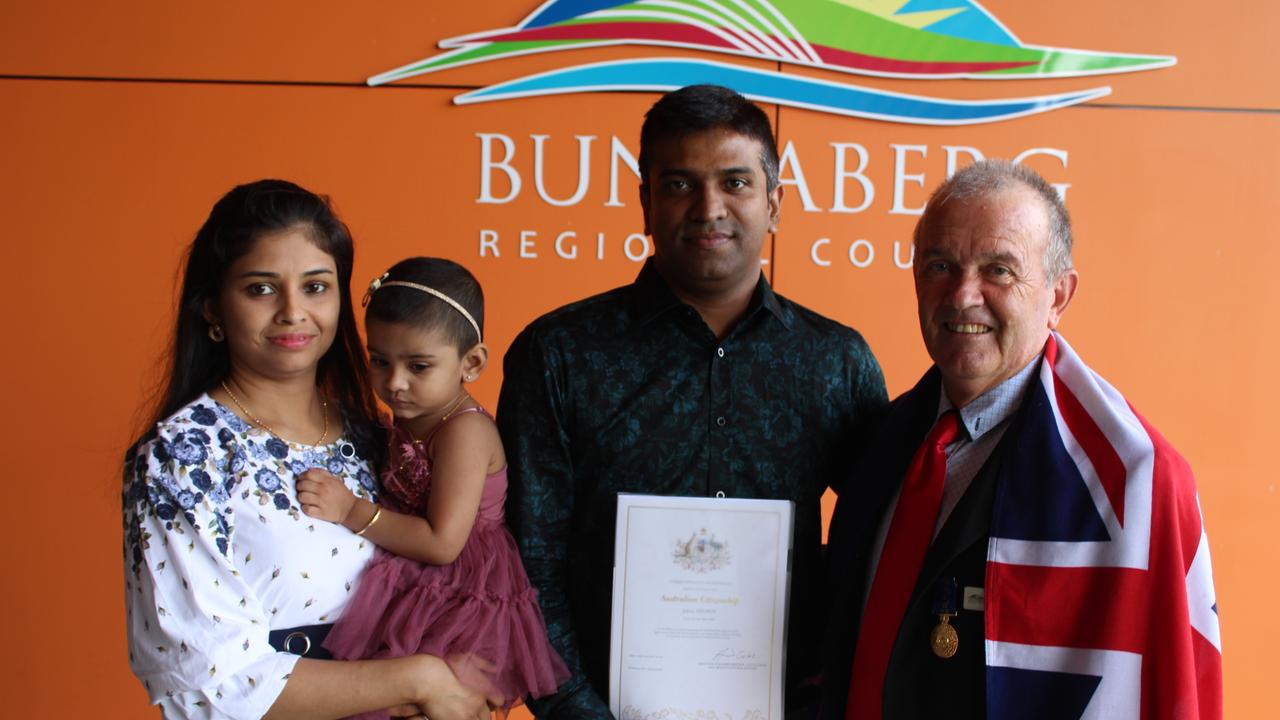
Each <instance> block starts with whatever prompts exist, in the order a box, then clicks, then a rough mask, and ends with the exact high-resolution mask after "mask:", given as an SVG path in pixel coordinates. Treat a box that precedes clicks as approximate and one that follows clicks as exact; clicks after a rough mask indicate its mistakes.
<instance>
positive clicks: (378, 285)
mask: <svg viewBox="0 0 1280 720" xmlns="http://www.w3.org/2000/svg"><path fill="white" fill-rule="evenodd" d="M390 274H391V273H390V272H384V273H382V277H377V278H374V279H373V282H371V283H369V290H368V292H366V293H365V294H364V300H361V301H360V307H365V306H367V305H368V304H369V301H370V300H372V299H373V294H374V293H376V292H378V290H380V289H382V288H384V287H391V286H392V285H399V286H400V287H408V288H413V289H414V290H421V291H422V292H424V293H427V294H428V295H431V296H434V297H437V298H439V299H441V300H443V301H445V302H447V303H449V305H450V306H452V307H453V309H454V310H457V311H458V312H460V313H462V317H464V318H466V319H467V322H469V323H471V329H472V330H475V331H476V342H482V341H483V339H482V338H481V336H480V324H479V323H477V322H476V319H475V318H473V317H471V313H469V312H467V309H466V308H464V307H462V305H461V304H460V303H459V302H458V301H457V300H454V299H453V298H451V297H449V296H448V295H445V294H444V293H442V292H440V291H439V290H437V289H435V288H432V287H427V286H426V285H419V284H418V283H415V282H409V281H407V280H387V276H388V275H390Z"/></svg>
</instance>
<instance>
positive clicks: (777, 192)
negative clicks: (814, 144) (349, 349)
mask: <svg viewBox="0 0 1280 720" xmlns="http://www.w3.org/2000/svg"><path fill="white" fill-rule="evenodd" d="M639 160H640V162H639V165H640V172H641V185H640V204H641V206H642V208H643V209H644V224H645V230H646V232H648V233H649V234H650V235H652V236H653V245H654V255H653V257H652V258H651V259H650V260H649V261H648V262H646V263H645V265H644V267H643V268H642V269H641V270H640V274H639V276H638V277H637V278H636V280H635V282H634V283H632V284H630V285H626V286H624V287H620V288H617V289H614V290H611V291H609V292H606V293H604V294H601V295H597V296H595V297H591V298H587V299H585V300H582V301H579V302H576V303H573V304H571V305H568V306H566V307H563V308H560V309H559V310H555V311H553V312H551V313H550V314H548V315H545V316H543V317H541V318H539V319H538V320H535V321H534V322H533V323H532V324H530V325H529V327H527V328H525V330H524V331H523V332H522V333H521V334H520V336H519V337H518V338H516V340H515V342H514V343H513V344H512V346H511V350H510V351H509V352H508V353H507V356H506V359H505V364H504V369H505V379H504V381H503V385H502V394H501V397H500V399H499V403H498V426H499V429H500V430H501V431H502V439H503V443H504V444H505V446H506V449H507V457H508V460H509V462H510V469H509V477H510V479H511V491H510V499H509V502H508V503H507V508H508V513H509V518H510V520H511V524H512V530H513V532H514V534H515V536H516V539H517V541H518V542H519V546H520V552H521V555H522V556H523V558H524V562H525V566H526V568H527V569H528V571H529V578H530V580H531V581H532V582H533V584H534V585H535V586H536V587H537V589H538V592H539V596H540V599H541V602H542V608H543V612H544V614H545V616H546V621H547V628H548V634H549V636H550V638H551V642H552V644H553V645H554V646H555V648H556V649H557V650H558V651H559V652H560V654H561V656H562V657H563V658H564V659H565V661H566V663H567V664H568V665H569V667H570V669H571V670H572V671H573V677H572V678H571V679H570V680H569V681H568V682H566V683H565V684H563V685H562V686H561V687H560V692H559V693H558V694H557V695H555V696H554V697H551V698H544V699H541V700H538V701H535V702H533V703H530V706H531V707H532V708H533V710H534V712H536V713H537V714H538V716H539V717H551V718H608V717H610V715H609V710H608V706H607V705H606V704H605V702H604V698H605V697H607V696H608V691H609V680H608V672H609V631H610V628H609V620H610V607H611V597H612V582H611V579H612V575H613V539H614V531H615V522H616V512H617V496H618V493H620V492H628V493H650V494H660V495H684V496H704V497H709V496H716V495H720V496H729V497H747V498H781V499H788V500H792V501H794V502H795V513H796V515H795V539H794V552H793V556H792V593H791V598H792V612H791V617H790V635H789V652H788V659H787V660H788V661H787V671H788V676H789V677H790V679H791V682H790V683H789V688H790V691H789V694H788V700H789V704H792V705H794V703H795V702H796V701H799V700H802V699H803V697H804V693H803V692H802V691H801V690H800V689H799V686H800V681H801V680H802V679H804V678H806V677H811V676H813V675H816V674H817V660H818V646H819V640H818V637H819V633H820V632H821V628H822V616H821V613H820V612H819V611H818V608H819V607H820V605H821V589H820V587H821V570H820V555H819V550H820V546H821V525H820V509H819V499H820V497H821V496H822V493H823V491H824V490H825V489H826V488H827V487H830V486H837V487H838V486H839V485H841V481H842V479H843V478H844V477H845V475H846V473H847V472H848V470H849V467H850V465H851V464H852V459H853V453H854V450H855V446H856V445H857V444H858V443H859V442H861V441H865V440H866V437H867V433H866V432H865V428H866V426H868V425H870V424H871V421H874V420H875V419H877V418H878V417H879V415H880V414H881V411H882V410H883V409H884V407H885V405H887V402H888V399H887V397H886V394H885V389H884V380H883V377H882V376H881V374H880V367H879V365H878V364H877V363H876V360H875V358H874V357H873V356H872V355H871V351H870V349H868V347H867V344H866V343H865V342H864V341H863V339H862V337H861V336H860V335H858V333H856V332H854V331H853V330H851V329H849V328H847V327H844V326H843V325H840V324H838V323H836V322H834V321H832V320H829V319H827V318H824V317H822V316H821V315H818V314H817V313H814V312H811V311H809V310H807V309H805V308H803V307H801V306H799V305H797V304H795V303H793V302H791V301H789V300H787V299H786V298H784V297H782V296H781V295H778V294H776V293H774V292H773V290H772V289H771V288H770V287H769V283H768V282H767V281H766V280H765V278H764V276H763V274H762V273H761V272H760V252H761V247H762V245H763V243H764V240H765V238H766V237H767V236H768V234H769V233H771V232H774V231H775V230H776V228H777V225H778V218H779V214H780V211H781V201H782V188H781V187H780V186H779V185H778V153H777V148H776V146H775V143H774V139H773V134H772V130H771V129H770V127H769V119H768V117H767V116H766V115H765V114H764V112H763V111H761V110H760V108H758V107H756V106H755V105H753V104H751V103H750V102H748V101H747V100H745V99H744V98H743V97H742V96H740V95H738V94H737V93H735V92H733V91H732V90H728V89H726V88H722V87H715V86H707V85H702V86H694V87H688V88H684V89H682V90H677V91H675V92H672V93H669V94H667V95H665V96H663V97H662V99H660V100H659V101H658V102H657V103H656V104H655V105H654V106H653V107H652V108H651V109H650V110H649V112H648V114H647V115H646V116H645V121H644V125H643V127H642V128H641V131H640V157H639Z"/></svg>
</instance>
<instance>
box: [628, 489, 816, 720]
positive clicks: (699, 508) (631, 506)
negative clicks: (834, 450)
mask: <svg viewBox="0 0 1280 720" xmlns="http://www.w3.org/2000/svg"><path fill="white" fill-rule="evenodd" d="M735 506H741V507H735ZM624 509H625V515H624ZM636 510H646V511H647V510H686V511H690V512H702V513H706V512H715V513H737V514H751V515H763V516H768V517H771V518H774V519H775V520H776V522H775V538H774V540H775V544H776V545H777V547H778V548H779V551H780V552H779V557H778V558H777V559H776V560H775V564H774V573H773V596H772V598H771V601H770V604H771V616H772V619H771V621H770V628H769V643H770V650H769V665H768V672H769V674H770V680H769V689H768V694H767V703H768V706H767V708H766V709H765V712H766V716H765V718H766V720H774V715H773V712H774V704H773V700H774V691H775V688H774V681H773V672H774V670H775V650H776V648H777V646H778V645H779V644H780V645H781V646H782V647H781V652H778V653H777V663H778V664H780V665H781V668H780V672H779V676H778V677H779V687H778V688H777V691H778V692H779V693H780V694H781V693H783V692H784V691H785V684H786V645H787V632H786V629H787V628H786V625H785V623H786V612H787V605H788V603H789V601H790V577H791V553H792V544H793V542H794V532H795V529H794V520H795V504H794V503H793V502H792V501H790V500H778V499H748V498H708V497H670V496H662V495H640V494H630V493H619V495H618V520H619V522H618V527H617V530H616V533H615V543H617V542H619V541H623V540H625V541H626V545H625V548H626V550H625V552H624V553H623V555H622V558H621V560H622V563H621V566H619V564H618V560H619V557H618V548H617V547H615V549H614V573H615V574H616V573H618V572H621V573H622V575H621V577H620V578H615V581H614V583H613V586H614V592H615V593H617V592H619V591H620V592H621V598H619V600H618V602H619V603H620V604H621V615H620V617H617V619H616V620H615V619H614V618H611V620H610V626H611V628H610V636H611V638H610V640H611V641H614V640H616V641H617V644H618V647H617V648H616V649H615V648H613V647H610V653H609V655H610V672H609V676H610V677H609V681H610V688H609V691H610V705H611V706H612V705H613V704H614V700H616V701H617V708H616V709H614V708H613V707H611V708H610V709H611V710H612V711H613V712H614V713H615V715H620V713H621V712H622V696H623V688H622V677H623V674H624V672H623V670H624V668H623V664H624V658H625V657H626V653H625V644H626V641H625V637H624V636H625V633H626V623H625V621H623V620H622V619H621V618H624V617H625V616H626V605H627V592H626V591H627V582H628V580H629V578H628V576H627V572H626V568H628V567H629V566H630V557H629V554H630V551H631V543H630V537H631V536H630V532H631V521H632V517H631V515H632V512H633V511H636ZM779 583H782V584H783V586H782V587H781V588H780V587H779ZM780 592H781V597H779V593H780ZM779 600H781V602H782V604H783V616H782V621H783V623H784V624H783V626H782V628H781V629H779V628H778V602H779ZM615 622H616V624H617V630H616V632H615V631H614V630H613V627H612V626H613V625H614V624H615ZM615 658H616V660H617V667H616V668H615V667H614V666H613V665H614V660H615ZM778 707H779V709H780V712H781V713H783V714H785V708H783V707H782V700H781V697H779V705H778ZM738 720H741V719H738ZM777 720H781V715H780V716H779V717H778V719H777Z"/></svg>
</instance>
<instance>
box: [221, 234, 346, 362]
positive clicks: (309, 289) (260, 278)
mask: <svg viewBox="0 0 1280 720" xmlns="http://www.w3.org/2000/svg"><path fill="white" fill-rule="evenodd" d="M340 302H341V289H340V288H339V287H338V271H337V266H336V265H335V263H334V260H333V256H332V255H329V253H327V252H325V251H323V250H321V249H320V248H318V247H316V246H315V244H314V243H312V241H311V240H310V238H308V237H307V234H306V233H305V232H304V231H303V230H302V229H298V228H291V229H289V230H284V231H281V232H278V233H272V234H269V235H264V236H262V237H260V238H258V240H257V241H256V242H255V243H254V245H253V248H252V249H250V250H249V252H248V253H245V254H244V255H242V256H241V257H240V258H238V259H237V260H236V261H235V262H233V263H231V265H230V267H228V268H227V272H226V275H224V276H223V282H222V291H221V293H220V294H219V295H218V297H217V300H216V302H213V301H211V302H209V303H206V307H205V317H206V319H207V320H209V322H210V323H215V322H216V323H218V324H220V325H222V329H223V331H224V332H225V333H226V336H227V340H226V342H227V349H228V351H229V353H230V356H231V370H232V372H234V373H238V374H241V375H252V376H257V377H259V378H263V379H269V380H283V379H289V378H291V377H295V376H298V375H304V376H305V375H311V376H314V375H315V372H316V367H317V366H318V365H319V363H320V358H322V357H323V356H324V354H325V353H326V352H328V350H329V347H330V346H331V345H332V344H333V338H334V336H335V334H336V333H337V327H338V311H339V305H340Z"/></svg>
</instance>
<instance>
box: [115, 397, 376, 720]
mask: <svg viewBox="0 0 1280 720" xmlns="http://www.w3.org/2000/svg"><path fill="white" fill-rule="evenodd" d="M348 437H349V436H348ZM348 437H344V438H339V439H338V440H337V441H336V442H334V443H332V444H329V445H319V446H310V445H296V444H293V443H287V442H284V441H282V440H280V439H279V438H277V437H275V436H273V435H271V434H269V433H267V432H266V431H264V430H260V429H258V428H256V427H253V426H250V425H249V424H248V423H246V422H245V421H243V420H241V419H240V418H239V417H238V416H237V415H235V414H234V413H233V412H231V411H230V410H229V409H227V408H226V407H223V406H222V405H220V404H219V403H217V402H216V401H215V400H213V399H212V398H210V397H209V396H208V395H202V396H200V397H199V398H197V399H196V400H195V401H193V402H192V403H191V404H189V405H187V406H186V407H185V408H183V409H182V410H179V411H178V412H177V413H175V414H174V415H173V416H172V417H170V418H168V419H167V420H165V421H163V422H161V423H159V424H158V425H157V426H156V429H155V432H153V433H151V434H150V435H148V436H147V437H146V438H144V439H143V441H142V442H141V443H139V445H138V447H137V448H136V449H135V450H134V451H133V452H132V453H131V454H130V455H129V457H128V458H127V459H126V461H125V483H124V564H125V609H126V612H127V615H128V634H129V663H130V665H131V666H132V668H133V672H134V673H135V674H136V675H137V676H138V678H139V679H141V680H142V682H143V684H144V685H145V686H146V688H147V692H148V694H149V695H150V697H151V702H153V703H156V704H158V705H160V706H161V707H162V709H163V710H164V714H165V717H168V718H258V717H261V716H262V715H263V714H265V713H266V711H267V710H268V709H269V708H270V707H271V705H272V703H274V702H275V700H276V698H277V697H278V696H279V694H280V692H281V691H282V690H283V689H284V684H285V681H286V680H287V679H288V676H289V673H290V672H291V671H292V669H293V666H294V663H296V662H297V659H298V658H297V656H296V655H290V654H288V653H283V652H277V651H276V650H274V649H273V648H272V647H271V646H270V645H269V644H268V642H267V635H268V633H269V632H270V631H272V630H276V629H280V628H290V627H298V626H304V625H316V624H320V623H326V622H333V621H334V619H335V618H337V616H338V614H339V613H341V611H342V608H343V607H344V606H345V605H346V603H347V599H348V597H349V596H350V593H351V589H352V586H353V584H354V582H355V580H356V577H357V576H358V575H359V574H360V571H361V569H362V568H363V567H364V565H365V563H366V562H367V561H368V560H369V558H370V557H372V555H373V550H374V546H373V544H372V543H369V542H367V541H365V540H364V539H363V538H360V537H357V536H356V535H355V534H353V533H352V532H350V531H349V530H347V529H346V528H344V527H342V526H341V525H337V524H334V523H330V522H326V521H324V520H318V519H314V518H310V517H307V516H306V515H304V514H303V513H302V508H301V507H300V506H299V505H298V499H297V492H296V490H295V488H294V480H295V477H296V476H297V475H298V474H300V473H302V472H304V471H305V470H307V469H309V468H315V467H319V468H324V469H327V470H328V471H329V472H331V473H333V474H334V475H336V476H338V477H340V478H342V479H343V480H344V481H345V482H346V484H347V487H349V488H351V490H352V491H353V492H355V493H356V495H358V496H360V497H364V498H368V499H370V500H373V499H375V498H374V494H375V493H376V489H375V483H374V477H373V474H372V473H371V471H370V467H369V464H368V462H367V461H366V460H365V459H364V458H363V457H362V456H361V452H360V451H359V450H358V449H357V448H358V445H356V444H353V443H352V442H351V441H350V440H349V439H348Z"/></svg>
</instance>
